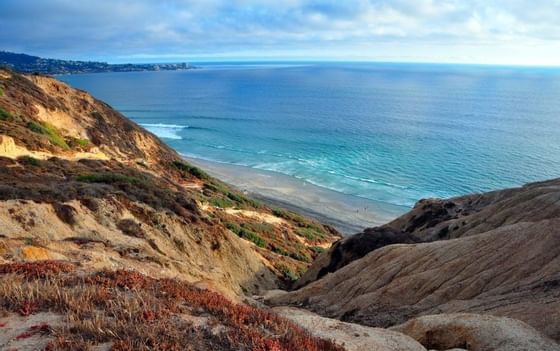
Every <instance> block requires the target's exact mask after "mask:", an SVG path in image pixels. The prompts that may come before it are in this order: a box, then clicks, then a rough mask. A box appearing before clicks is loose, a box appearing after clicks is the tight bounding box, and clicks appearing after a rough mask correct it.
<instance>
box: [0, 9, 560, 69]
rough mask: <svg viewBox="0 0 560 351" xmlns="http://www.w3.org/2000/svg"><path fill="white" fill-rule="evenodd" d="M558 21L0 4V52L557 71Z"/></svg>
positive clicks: (536, 15)
mask: <svg viewBox="0 0 560 351" xmlns="http://www.w3.org/2000/svg"><path fill="white" fill-rule="evenodd" d="M559 14H560V1H558V0H532V1H527V0H524V1H522V0H509V1H507V0H494V1H490V0H486V1H483V0H472V1H464V0H461V1H460V0H441V1H436V0H370V1H368V0H345V1H340V0H338V1H331V0H324V1H317V0H280V1H279V0H274V1H272V0H229V1H228V0H175V1H152V0H140V1H125V0H80V1H74V0H50V1H47V0H3V1H2V2H1V3H0V25H1V26H2V32H3V33H2V36H1V37H0V47H1V48H3V49H6V50H15V51H23V52H29V53H34V54H39V55H43V56H54V57H61V58H67V57H68V58H75V59H107V60H110V61H127V60H128V61H130V60H146V59H150V60H157V59H161V60H164V59H165V60H174V59H177V58H186V59H191V58H192V59H194V60H196V59H212V58H228V57H229V58H231V59H235V58H274V56H276V58H279V59H282V58H311V59H317V58H332V59H343V58H345V57H348V58H352V57H354V58H362V59H380V58H388V59H395V60H398V59H399V58H402V57H406V58H408V59H412V60H417V61H419V60H432V61H446V60H448V61H449V60H452V59H453V58H456V57H470V58H469V60H473V61H476V62H480V61H482V62H493V61H500V60H502V61H504V60H505V61H507V60H510V61H511V60H512V56H511V55H516V56H514V57H513V58H516V59H519V60H521V61H526V62H528V63H531V62H532V63H555V62H554V60H557V58H560V55H559V53H560V45H559V42H560V24H559V23H560V21H558V15H559ZM557 64H560V62H557Z"/></svg>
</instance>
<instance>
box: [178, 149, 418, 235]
mask: <svg viewBox="0 0 560 351" xmlns="http://www.w3.org/2000/svg"><path fill="white" fill-rule="evenodd" d="M185 159H186V160H187V161H188V162H191V163H192V164H194V165H196V166H198V167H200V168H202V169H203V170H205V171H206V172H208V173H209V174H210V175H212V176H215V177H216V178H218V179H220V180H222V181H224V182H226V183H228V184H230V185H233V186H234V187H236V188H237V189H239V190H241V191H243V192H245V193H246V194H248V195H250V196H252V197H254V198H256V199H259V200H261V201H263V202H266V203H268V204H270V205H272V206H277V207H283V208H287V209H290V210H293V211H296V212H299V213H302V214H304V215H307V216H309V217H312V218H315V219H317V220H319V221H321V222H322V223H325V224H329V225H332V226H333V227H335V228H336V229H338V230H339V231H340V232H342V233H343V234H344V235H350V234H355V233H357V232H360V231H362V230H363V229H364V228H367V227H374V226H377V225H381V224H384V223H387V222H388V221H390V220H392V219H394V218H396V217H397V216H399V215H400V214H402V213H404V212H406V211H407V209H406V208H404V207H400V206H394V205H390V204H385V203H380V202H376V201H373V200H369V199H364V198H361V197H356V196H352V195H346V194H342V193H339V192H336V191H333V190H330V189H326V188H322V187H319V186H316V185H313V184H311V183H308V182H306V181H304V180H300V179H296V178H293V177H290V176H287V175H283V174H280V173H276V172H271V171H265V170H259V169H254V168H250V167H244V166H237V165H231V164H225V163H219V162H213V161H207V160H202V159H197V158H192V157H185Z"/></svg>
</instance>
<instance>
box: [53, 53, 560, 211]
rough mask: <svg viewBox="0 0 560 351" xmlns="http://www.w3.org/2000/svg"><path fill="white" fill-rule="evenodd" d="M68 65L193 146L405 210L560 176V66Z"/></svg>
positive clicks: (77, 80)
mask: <svg viewBox="0 0 560 351" xmlns="http://www.w3.org/2000/svg"><path fill="white" fill-rule="evenodd" d="M201 66H202V67H203V68H202V69H199V70H191V71H175V72H138V73H102V74H84V75H71V76H62V77H60V79H62V80H64V81H66V82H68V83H70V84H71V85H73V86H75V87H77V88H81V89H85V90H87V91H89V92H91V93H92V94H93V95H95V96H96V97H98V98H100V99H102V100H105V101H106V102H108V103H109V104H111V105H112V106H113V107H115V108H116V109H117V110H119V111H121V112H122V113H123V114H125V115H126V116H128V117H129V118H131V119H133V120H134V121H136V122H137V123H139V124H141V125H143V126H144V127H146V128H147V129H149V130H151V131H152V132H153V133H155V134H157V135H159V136H160V137H161V138H162V139H163V140H164V141H165V142H167V143H168V144H169V145H171V146H172V147H173V148H175V149H176V150H178V151H179V152H180V153H183V154H185V155H188V156H192V157H198V158H204V159H208V160H214V161H219V162H225V163H232V164H238V165H245V166H248V167H254V168H259V169H264V170H270V171H274V172H279V173H283V174H286V175H290V176H293V177H297V178H299V179H304V180H306V181H308V182H310V183H313V184H315V185H318V186H321V187H325V188H329V189H333V190H336V191H338V192H341V193H344V194H348V195H353V196H357V197H363V198H367V199H371V200H375V201H377V202H380V203H385V204H387V205H388V206H389V205H392V206H401V207H402V208H403V211H404V209H406V208H408V207H410V206H412V205H413V204H414V202H416V201H417V200H419V199H420V198H425V197H449V196H454V195H460V194H466V193H472V192H480V191H488V190H492V189H499V188H504V187H511V186H517V185H521V184H523V183H526V182H530V181H537V180H544V179H547V178H554V177H559V176H560V70H558V69H537V68H515V67H482V66H452V65H416V64H415V65H412V64H410V65H408V64H342V63H339V64H335V63H332V64H301V65H288V64H286V65H284V64H275V65H257V64H255V65H233V64H232V65H227V64H222V65H210V64H208V65H204V64H202V65H201Z"/></svg>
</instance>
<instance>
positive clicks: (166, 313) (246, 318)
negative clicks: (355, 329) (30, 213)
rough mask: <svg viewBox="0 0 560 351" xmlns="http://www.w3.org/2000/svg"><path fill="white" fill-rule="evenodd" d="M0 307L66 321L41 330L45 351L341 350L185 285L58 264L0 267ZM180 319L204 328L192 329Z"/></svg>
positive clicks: (270, 317) (275, 318) (290, 325)
mask: <svg viewBox="0 0 560 351" xmlns="http://www.w3.org/2000/svg"><path fill="white" fill-rule="evenodd" d="M0 305H1V307H2V308H3V309H5V310H8V311H11V312H16V313H20V314H22V315H29V314H32V313H36V312H39V311H52V312H57V313H61V314H63V315H65V316H66V323H65V325H64V326H63V327H53V328H50V327H48V326H42V327H41V328H40V332H42V333H45V332H48V333H50V334H51V335H52V337H53V340H52V341H51V342H50V343H49V345H48V347H47V350H51V351H52V350H87V349H90V348H91V347H92V346H94V345H99V344H104V343H111V344H112V346H111V347H112V350H118V351H125V350H255V351H266V350H268V351H281V350H286V351H298V350H301V351H303V350H305V351H314V350H316V351H319V350H325V351H329V350H342V348H340V347H338V346H336V345H334V344H333V343H331V342H329V341H326V340H322V339H318V338H314V337H312V336H311V335H309V334H308V333H307V332H306V331H305V330H303V329H302V328H300V327H298V326H296V325H295V324H293V323H291V322H289V321H288V320H286V319H284V318H281V317H279V316H277V315H275V314H273V313H271V312H269V311H266V310H263V309H258V308H254V307H251V306H247V305H241V304H234V303H232V302H231V301H229V300H227V299H226V298H225V297H223V296H222V295H220V294H217V293H214V292H210V291H205V290H200V289H198V288H196V287H194V286H192V285H190V284H188V283H185V282H180V281H177V280H172V279H153V278H149V277H146V276H144V275H142V274H139V273H136V272H131V271H114V272H113V271H103V272H98V273H83V272H75V271H74V269H73V266H72V265H70V264H68V263H64V262H53V261H47V262H41V263H24V264H7V265H0ZM185 315H194V316H201V317H204V318H205V320H207V321H208V322H207V324H206V325H202V326H201V325H196V326H195V325H193V324H192V323H191V322H189V321H188V319H186V318H181V317H182V316H185ZM216 326H220V328H215V327H216ZM32 332H39V331H32Z"/></svg>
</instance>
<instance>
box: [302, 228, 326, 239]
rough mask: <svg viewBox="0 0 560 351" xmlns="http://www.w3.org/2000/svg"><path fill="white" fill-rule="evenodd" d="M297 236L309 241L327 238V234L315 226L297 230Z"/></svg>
mask: <svg viewBox="0 0 560 351" xmlns="http://www.w3.org/2000/svg"><path fill="white" fill-rule="evenodd" d="M296 234H297V235H299V236H302V237H304V238H306V239H309V240H317V239H322V238H324V237H325V234H324V233H323V232H322V231H321V230H320V229H319V228H317V227H314V226H310V227H305V228H301V227H300V228H297V229H296Z"/></svg>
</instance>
